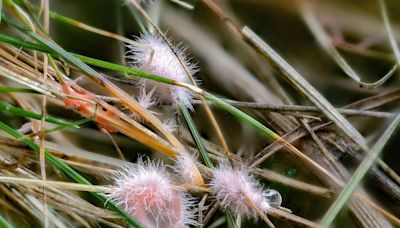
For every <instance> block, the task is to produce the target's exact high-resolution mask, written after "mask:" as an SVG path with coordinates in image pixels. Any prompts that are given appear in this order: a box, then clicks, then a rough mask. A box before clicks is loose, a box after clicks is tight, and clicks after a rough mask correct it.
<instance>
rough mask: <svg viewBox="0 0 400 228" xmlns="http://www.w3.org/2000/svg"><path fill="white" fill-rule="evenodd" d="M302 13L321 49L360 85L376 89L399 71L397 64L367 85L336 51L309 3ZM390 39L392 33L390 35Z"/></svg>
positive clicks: (304, 5)
mask: <svg viewBox="0 0 400 228" xmlns="http://www.w3.org/2000/svg"><path fill="white" fill-rule="evenodd" d="M300 6H301V7H300V13H301V15H302V17H303V20H304V21H305V22H306V24H307V26H308V27H309V29H310V30H311V32H312V33H313V34H314V36H315V38H316V39H317V41H318V42H319V44H320V45H321V47H322V48H323V49H324V50H325V51H326V52H327V53H328V54H329V55H330V56H331V57H332V59H333V60H334V61H335V62H336V64H337V65H338V66H339V67H340V68H342V70H343V71H344V72H345V73H346V74H347V75H348V76H349V77H350V78H352V79H353V80H354V81H356V82H357V83H359V84H360V85H361V86H363V87H366V88H370V89H373V88H376V87H378V86H380V85H382V84H383V83H385V82H386V81H387V80H388V79H390V78H391V77H392V76H393V74H394V73H395V72H396V70H397V69H398V66H399V65H398V64H395V65H394V66H393V67H392V68H391V69H390V70H389V71H388V73H387V74H385V75H384V76H383V77H382V78H380V79H379V80H378V81H376V82H372V83H367V82H363V81H362V79H361V77H360V76H359V75H358V74H357V73H356V72H355V71H354V70H353V68H351V66H350V65H349V64H348V63H347V61H346V59H345V58H344V57H343V56H342V55H341V54H340V52H339V51H338V50H337V49H336V47H335V46H334V45H333V43H332V41H331V39H330V37H329V36H328V34H326V32H325V31H324V29H323V28H322V26H321V24H320V23H319V21H318V20H317V18H316V16H315V14H314V13H313V11H312V9H311V6H310V5H309V3H305V2H302V3H301V4H300ZM385 24H386V23H385ZM389 37H390V33H389Z"/></svg>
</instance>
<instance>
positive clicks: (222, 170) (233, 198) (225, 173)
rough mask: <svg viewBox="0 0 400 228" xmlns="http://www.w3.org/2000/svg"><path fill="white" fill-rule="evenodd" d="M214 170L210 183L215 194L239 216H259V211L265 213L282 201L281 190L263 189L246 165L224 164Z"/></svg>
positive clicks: (224, 205) (221, 202)
mask: <svg viewBox="0 0 400 228" xmlns="http://www.w3.org/2000/svg"><path fill="white" fill-rule="evenodd" d="M212 172H213V177H212V180H211V182H210V185H211V189H212V191H213V194H214V196H215V197H216V199H217V200H218V201H219V203H220V204H221V206H222V207H224V208H226V209H229V210H230V211H231V212H232V213H234V214H235V215H237V216H238V215H240V216H242V217H245V218H257V217H258V215H259V211H261V212H263V213H265V212H267V211H268V209H269V208H271V207H278V206H280V204H281V202H282V198H281V195H280V194H279V192H277V191H275V190H272V189H270V190H263V189H262V188H261V187H260V184H259V183H258V182H257V181H256V180H255V178H254V177H253V176H252V175H251V174H250V173H249V171H248V170H247V169H246V168H245V167H241V168H240V169H233V168H231V167H230V166H228V165H226V164H222V165H220V166H219V167H218V168H215V169H213V171H212ZM258 210H259V211H258Z"/></svg>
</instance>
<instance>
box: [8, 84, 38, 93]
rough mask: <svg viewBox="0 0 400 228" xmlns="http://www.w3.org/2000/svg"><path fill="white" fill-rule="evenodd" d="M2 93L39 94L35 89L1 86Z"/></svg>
mask: <svg viewBox="0 0 400 228" xmlns="http://www.w3.org/2000/svg"><path fill="white" fill-rule="evenodd" d="M0 93H36V94H38V93H39V92H38V91H36V90H34V89H29V88H17V87H9V86H0Z"/></svg>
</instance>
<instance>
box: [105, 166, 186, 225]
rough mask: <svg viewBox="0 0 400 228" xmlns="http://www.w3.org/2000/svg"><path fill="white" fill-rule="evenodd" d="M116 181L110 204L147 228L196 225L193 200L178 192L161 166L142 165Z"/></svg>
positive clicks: (132, 167)
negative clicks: (121, 209) (112, 202)
mask: <svg viewBox="0 0 400 228" xmlns="http://www.w3.org/2000/svg"><path fill="white" fill-rule="evenodd" d="M114 180H115V182H116V188H115V191H114V192H113V193H111V194H110V195H109V198H110V200H112V201H114V202H115V203H116V204H117V205H118V206H121V207H122V208H124V209H125V210H126V211H127V212H128V213H130V214H131V215H132V216H133V217H134V218H136V219H137V220H138V221H139V222H140V223H142V224H143V225H144V226H145V227H167V228H168V227H170V228H175V227H178V228H182V227H187V226H188V225H189V224H193V219H192V218H193V213H192V212H191V211H190V210H189V208H190V207H191V206H192V200H191V199H190V197H188V196H187V195H186V194H185V193H182V192H179V191H178V190H177V189H176V187H175V185H174V184H173V182H172V181H171V179H170V177H169V176H168V174H167V171H166V170H165V169H164V168H163V167H162V166H161V165H160V164H154V163H152V162H150V161H147V162H143V161H139V162H138V163H137V164H135V165H133V166H130V167H127V168H125V169H124V170H123V171H121V172H119V173H118V174H117V175H116V176H115V177H114Z"/></svg>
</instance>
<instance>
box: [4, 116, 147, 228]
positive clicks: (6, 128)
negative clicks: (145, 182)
mask: <svg viewBox="0 0 400 228" xmlns="http://www.w3.org/2000/svg"><path fill="white" fill-rule="evenodd" d="M0 129H1V130H3V131H4V132H6V133H8V134H9V135H11V136H13V137H14V138H16V139H17V140H19V141H21V142H22V143H23V144H25V145H27V146H28V147H30V148H31V149H32V150H33V151H34V152H36V153H39V151H40V148H39V146H38V145H37V144H35V143H34V142H33V141H32V140H31V139H30V138H26V137H24V136H23V135H21V134H20V133H19V132H18V131H16V130H15V129H13V128H11V127H10V126H8V125H7V124H5V123H3V122H2V121H0ZM45 158H46V159H47V160H48V161H49V162H50V163H52V164H53V165H54V166H55V167H57V168H58V169H60V170H61V171H62V172H63V173H64V174H65V175H67V176H68V177H69V178H71V179H72V180H74V181H75V182H77V183H80V184H87V185H91V183H90V182H89V181H88V180H86V179H85V178H84V177H83V176H81V175H80V174H79V173H77V172H76V171H75V170H74V169H72V168H71V167H70V166H68V165H67V164H66V163H65V162H63V161H62V160H60V159H58V158H56V157H55V156H53V155H52V154H50V153H49V152H48V151H45ZM91 194H92V195H93V196H94V197H95V198H97V199H98V200H99V201H100V202H102V203H103V204H104V205H105V206H106V207H108V208H109V209H110V210H113V211H115V212H117V213H118V214H119V215H120V216H121V217H122V218H123V219H124V220H126V221H127V222H129V223H130V224H131V225H133V226H134V227H142V226H141V225H140V223H139V222H138V221H136V220H135V219H134V218H132V217H131V216H130V215H129V214H128V213H127V212H126V211H124V210H123V209H122V208H120V207H118V206H117V205H116V204H114V203H113V202H111V201H110V200H108V198H107V197H106V196H105V195H103V194H100V193H91Z"/></svg>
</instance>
